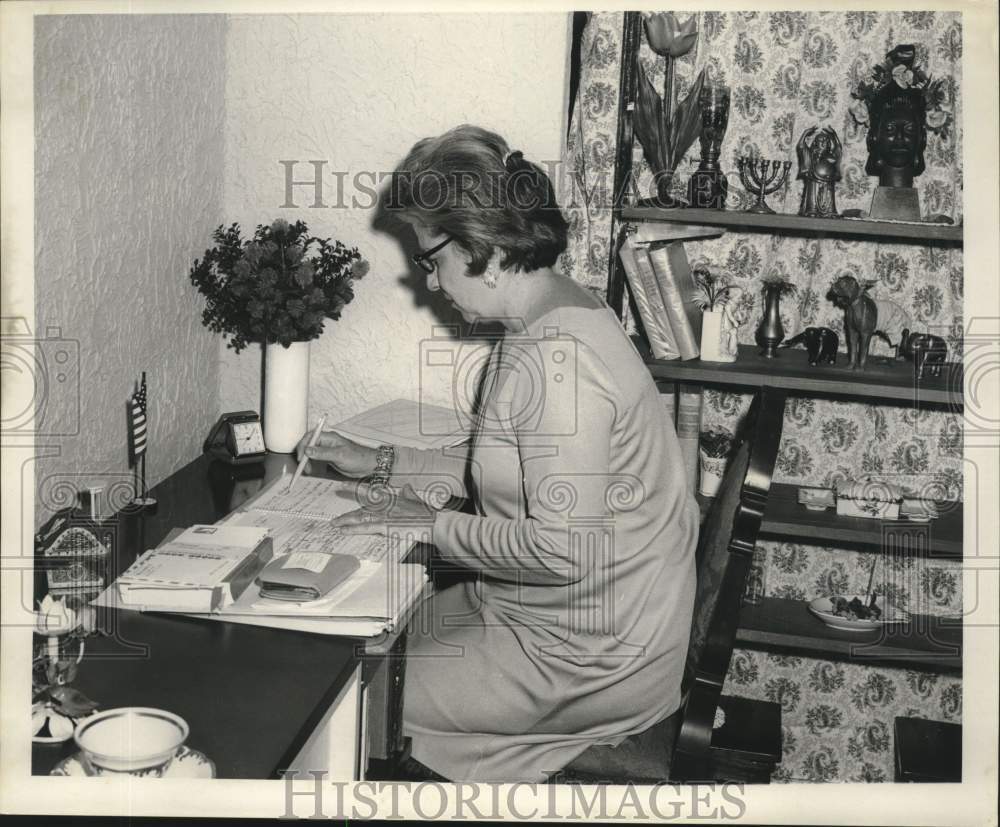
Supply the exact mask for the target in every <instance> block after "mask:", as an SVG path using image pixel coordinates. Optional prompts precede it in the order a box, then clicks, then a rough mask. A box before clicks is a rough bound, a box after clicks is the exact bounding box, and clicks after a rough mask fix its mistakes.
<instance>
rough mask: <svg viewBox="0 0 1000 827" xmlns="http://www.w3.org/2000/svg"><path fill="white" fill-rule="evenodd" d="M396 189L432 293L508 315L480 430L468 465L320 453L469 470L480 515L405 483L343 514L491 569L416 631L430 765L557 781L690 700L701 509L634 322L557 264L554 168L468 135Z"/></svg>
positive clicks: (440, 147)
mask: <svg viewBox="0 0 1000 827" xmlns="http://www.w3.org/2000/svg"><path fill="white" fill-rule="evenodd" d="M393 200H394V202H395V203H393V204H390V209H395V210H398V211H399V214H400V215H401V216H402V217H403V218H404V220H406V222H407V223H409V224H410V225H411V226H412V228H413V231H414V233H415V234H416V238H417V243H418V244H419V246H420V252H418V253H417V254H416V255H414V256H413V260H414V261H415V262H416V263H417V264H418V265H419V266H420V267H421V268H422V269H423V270H424V271H425V273H426V274H427V288H428V289H429V290H433V291H438V290H439V291H441V292H443V293H444V294H445V295H446V296H447V297H448V299H449V300H450V301H451V302H452V304H454V306H455V307H456V308H457V309H458V310H459V311H460V312H461V314H462V316H463V317H464V318H465V319H466V321H468V322H478V321H486V320H498V321H500V322H501V323H502V324H503V327H504V334H503V337H502V338H501V339H500V340H499V341H498V342H497V344H496V345H495V346H494V348H493V352H492V355H491V358H490V361H489V364H488V366H487V367H486V369H485V371H484V375H483V380H482V381H483V383H482V386H481V389H480V394H479V405H478V425H477V427H476V429H475V431H474V433H473V436H472V439H471V441H470V443H469V445H467V446H465V447H464V448H463V449H462V451H463V452H462V454H461V455H458V454H455V453H454V452H453V451H452V452H449V451H448V450H447V449H446V450H445V451H420V450H415V449H411V448H402V447H396V448H391V447H389V446H383V447H382V448H380V449H377V450H376V449H371V448H365V447H362V446H360V445H357V444H356V443H353V442H351V441H350V440H348V439H346V438H344V437H341V436H339V435H337V434H336V433H334V432H324V433H323V434H322V435H321V437H320V440H319V442H318V443H317V445H316V447H314V448H310V449H308V450H306V453H307V454H308V455H309V456H310V457H311V458H314V459H318V460H326V461H328V462H330V463H332V464H333V465H334V466H335V467H336V468H338V469H339V470H340V471H341V472H343V473H345V474H347V475H349V476H354V477H367V476H371V475H375V478H376V479H379V478H381V479H383V480H384V479H385V478H386V477H388V478H389V481H390V483H391V484H392V485H393V486H401V485H403V483H405V482H406V481H407V479H408V477H409V479H418V480H423V481H424V482H425V483H426V481H427V480H428V479H429V478H432V477H434V476H436V475H440V476H441V477H444V478H447V479H448V480H450V481H452V484H455V485H460V484H461V483H458V482H457V481H461V480H466V479H468V480H469V485H468V489H467V490H465V492H464V493H465V494H466V495H467V496H468V497H470V498H471V500H472V502H473V504H474V506H475V513H474V514H469V513H463V512H459V511H454V510H441V511H436V512H435V511H433V510H431V509H429V508H428V507H427V506H425V505H424V503H423V502H422V501H421V500H420V499H419V498H417V497H416V496H415V495H414V494H413V492H412V489H410V488H404V490H403V493H402V494H401V495H400V496H399V497H398V498H397V499H396V500H395V502H394V505H393V506H392V508H391V510H390V511H389V512H388V513H387V515H386V512H375V511H365V510H363V509H361V510H358V511H356V512H353V513H352V514H348V515H344V516H343V517H341V518H339V520H340V522H341V523H342V524H343V525H345V526H346V527H348V530H350V531H353V532H382V531H385V530H387V524H389V523H392V524H395V525H397V526H398V524H399V523H400V522H402V523H406V522H411V523H421V522H423V524H424V525H425V526H426V527H427V528H428V529H429V530H430V532H431V536H432V540H433V543H434V545H435V546H436V547H437V549H438V551H439V552H440V554H441V555H442V556H443V557H444V558H447V559H449V560H453V561H456V562H458V563H460V564H462V565H464V566H467V567H468V568H470V569H473V570H476V571H478V572H479V573H480V576H479V577H477V578H476V579H475V580H474V581H470V582H463V583H458V584H456V585H452V586H450V587H448V588H445V589H443V590H442V591H440V592H438V593H437V594H435V595H434V596H433V597H431V598H429V599H428V600H427V601H426V602H425V603H424V604H423V606H422V607H421V610H420V611H424V612H426V613H427V614H426V615H425V616H424V618H421V617H420V616H419V612H418V616H417V617H416V618H415V622H414V623H413V624H412V626H411V629H415V630H416V631H411V636H410V638H409V641H408V651H407V667H406V669H407V672H406V681H405V692H404V713H403V720H404V734H405V735H408V736H410V737H411V738H412V739H413V740H412V743H413V750H412V755H413V758H414V759H416V760H417V761H418V762H420V763H422V764H423V765H424V766H426V767H429V768H430V769H431V770H433V771H434V772H435V773H437V774H439V775H441V776H444V777H445V778H447V779H451V780H456V781H541V780H544V779H545V778H546V777H547V776H548V775H550V774H551V773H554V772H556V771H558V770H560V769H561V768H562V767H564V766H565V765H566V764H568V763H569V762H570V761H571V760H572V759H573V758H575V757H576V756H577V755H578V754H580V753H581V752H583V751H584V750H585V749H586V748H587V747H589V746H590V745H592V744H616V743H619V742H621V741H622V740H624V738H625V737H626V736H628V735H630V734H634V733H638V732H641V731H643V730H645V729H647V728H648V727H650V726H652V725H653V724H655V723H657V722H658V721H660V720H662V719H663V718H665V717H667V716H668V715H670V714H671V713H673V712H674V711H675V710H677V709H678V707H679V706H680V702H681V697H680V684H681V676H682V673H683V669H684V660H685V656H686V652H687V645H688V636H689V633H690V624H691V615H692V609H693V600H694V590H695V568H694V550H695V544H696V541H697V534H698V508H697V505H696V503H695V500H694V497H693V496H692V495H691V494H690V493H689V488H688V486H687V485H686V481H685V473H684V470H683V465H682V461H681V454H680V448H679V445H678V442H677V438H676V435H675V433H674V430H673V428H672V427H671V425H670V422H669V420H668V419H667V418H666V417H665V415H664V412H663V408H662V404H661V402H660V399H659V396H658V393H657V390H656V387H655V385H654V383H653V381H652V378H651V377H650V374H649V372H648V370H647V369H646V367H645V366H644V365H643V363H642V361H641V359H640V358H639V356H638V354H637V353H636V351H635V349H634V348H633V346H632V344H631V342H630V341H629V339H628V337H627V336H626V334H625V332H624V331H623V329H622V327H621V325H620V323H619V322H618V319H617V318H616V317H615V315H614V313H613V312H612V311H611V310H610V308H608V307H607V305H605V304H604V303H603V302H602V301H601V300H599V299H598V298H596V297H595V296H594V295H593V294H592V293H591V292H590V291H588V290H587V289H586V288H584V287H583V286H581V285H580V284H578V283H576V282H574V281H572V280H571V279H569V278H567V277H565V276H563V275H560V274H559V273H557V272H555V271H554V269H553V265H554V264H555V262H556V259H557V257H558V256H559V254H560V253H561V252H562V251H563V250H564V249H565V247H566V230H567V225H566V221H565V219H564V218H563V216H562V214H561V212H560V211H559V208H558V206H557V205H556V201H555V197H554V192H553V188H552V184H551V182H550V180H549V178H548V177H547V176H546V175H545V173H544V172H542V170H541V169H540V168H539V167H538V166H536V165H534V164H532V163H530V162H529V161H527V160H525V159H524V158H523V156H522V154H521V153H520V152H511V151H510V149H509V147H508V146H507V144H506V143H505V142H504V140H503V139H502V138H501V137H500V136H498V135H496V134H494V133H491V132H487V131H485V130H483V129H479V128H476V127H472V126H461V127H457V128H455V129H453V130H451V131H450V132H447V133H445V134H443V135H441V136H439V137H436V138H428V139H425V140H422V141H420V142H418V143H417V144H416V145H415V146H414V147H413V149H412V150H411V151H410V153H409V155H408V156H407V157H406V159H405V160H404V161H403V163H402V165H401V166H400V168H399V169H398V170H397V171H396V173H395V175H394V195H393ZM304 446H305V440H303V443H301V444H300V449H299V450H300V452H301V451H302V450H305V448H304Z"/></svg>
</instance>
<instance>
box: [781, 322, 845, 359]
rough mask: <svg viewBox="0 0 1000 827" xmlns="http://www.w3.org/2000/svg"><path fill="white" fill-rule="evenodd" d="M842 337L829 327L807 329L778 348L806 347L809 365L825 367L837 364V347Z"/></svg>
mask: <svg viewBox="0 0 1000 827" xmlns="http://www.w3.org/2000/svg"><path fill="white" fill-rule="evenodd" d="M839 344H840V337H839V336H838V335H837V333H836V331H833V330H831V329H830V328H828V327H807V328H806V329H805V330H803V331H802V332H801V333H799V334H798V335H796V336H793V337H792V338H791V339H789V340H788V341H787V342H782V343H781V344H780V345H778V347H795V346H796V345H805V347H806V353H807V354H808V356H809V364H810V365H812V366H813V367H815V366H816V365H817V364H819V363H820V362H822V363H823V364H824V365H835V364H837V347H838V345H839Z"/></svg>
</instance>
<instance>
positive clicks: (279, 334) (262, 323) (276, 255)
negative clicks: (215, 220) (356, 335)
mask: <svg viewBox="0 0 1000 827" xmlns="http://www.w3.org/2000/svg"><path fill="white" fill-rule="evenodd" d="M308 233H309V228H308V227H307V226H306V224H305V222H303V221H296V222H295V223H294V224H289V223H288V222H287V221H284V220H282V219H278V220H277V221H274V222H272V223H271V225H270V226H265V225H263V224H261V225H258V227H257V230H256V231H255V232H254V235H253V238H252V239H248V240H246V241H244V240H243V238H242V237H241V236H240V227H239V224H233V225H231V226H230V227H228V228H227V227H222V226H220V227H219V228H218V229H216V231H215V232H214V233H213V234H212V238H213V239H214V240H215V244H216V246H215V247H213V248H212V249H210V250H206V251H205V257H204V258H203V259H201V260H198V259H196V260H195V262H194V266H193V267H192V268H191V282H192V284H194V286H195V287H197V288H198V291H199V292H200V293H201V294H202V295H203V296H205V298H206V299H207V305H206V307H205V310H204V312H203V313H202V321H203V322H204V324H205V326H206V327H207V328H208V329H209V330H212V331H214V332H216V333H222V334H223V335H224V336H227V337H229V341H228V342H227V347H231V348H233V349H234V350H235V351H236V352H237V353H239V352H240V351H241V350H242V349H243V348H245V347H246V346H247V345H248V344H250V343H251V342H261V343H264V344H274V343H278V342H280V343H281V344H282V345H284V346H285V347H288V346H289V345H290V344H292V342H303V341H309V340H310V339H318V338H319V337H320V335H321V334H322V333H323V325H324V322H325V320H326V319H333V320H337V319H339V318H340V314H341V312H342V311H343V309H344V307H345V306H346V305H347V304H349V303H350V302H351V301H352V300H353V299H354V289H353V284H354V281H355V279H360V278H361V277H362V276H364V275H365V274H366V273H367V272H368V262H367V261H365V259H363V258H362V257H361V254H360V253H359V252H358V251H357V249H356V248H354V247H346V246H344V245H343V244H341V243H340V242H339V241H331V240H330V239H328V238H315V237H313V236H310V235H309V234H308Z"/></svg>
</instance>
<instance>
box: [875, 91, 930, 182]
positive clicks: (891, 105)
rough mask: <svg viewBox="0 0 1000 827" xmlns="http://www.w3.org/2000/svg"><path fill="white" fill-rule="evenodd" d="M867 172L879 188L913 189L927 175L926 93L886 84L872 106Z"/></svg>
mask: <svg viewBox="0 0 1000 827" xmlns="http://www.w3.org/2000/svg"><path fill="white" fill-rule="evenodd" d="M868 111H869V116H870V123H869V127H868V162H867V164H865V172H867V173H868V174H869V175H877V176H878V183H879V186H882V187H912V186H913V179H914V178H915V177H916V176H918V175H920V174H921V173H922V172H923V171H924V148H925V147H926V146H927V124H926V111H925V103H924V96H923V93H922V92H921V91H919V90H916V89H902V88H900V87H899V86H897V85H896V83H895V82H890V83H887V84H886V85H885V86H884V87H883V88H882V89H881V90H880V91H879V92H878V93H877V94H876V95H875V97H874V99H873V100H872V101H871V102H870V104H869V107H868Z"/></svg>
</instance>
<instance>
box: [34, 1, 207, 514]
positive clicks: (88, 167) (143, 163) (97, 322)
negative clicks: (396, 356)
mask: <svg viewBox="0 0 1000 827" xmlns="http://www.w3.org/2000/svg"><path fill="white" fill-rule="evenodd" d="M225 27H226V21H225V18H224V17H222V16H208V15H166V16H163V15H157V16H146V15H135V16H129V15H106V16H105V15H102V16H90V15H78V16H51V17H38V18H36V23H35V309H36V327H37V330H38V331H42V332H44V331H45V330H46V328H47V327H58V328H59V329H60V331H61V335H62V336H63V337H64V338H66V339H70V340H75V341H76V342H78V343H79V385H78V386H79V399H78V400H77V396H76V393H75V391H74V390H73V389H74V388H75V387H76V384H75V383H74V382H72V381H71V382H68V383H64V384H62V385H58V384H55V383H53V384H52V385H51V386H50V388H49V390H50V391H51V393H50V395H49V397H48V398H47V399H46V400H44V405H45V406H46V410H45V416H46V419H47V420H48V421H50V422H53V423H67V422H68V423H73V422H74V421H78V423H79V428H78V433H76V434H75V435H72V436H65V437H59V438H44V439H41V440H39V441H40V442H41V443H43V444H45V445H54V446H58V450H59V453H58V455H56V456H48V457H46V458H44V459H41V460H39V465H38V468H37V476H36V482H37V484H38V491H39V496H38V501H37V508H36V521H37V522H39V523H40V522H41V521H43V520H44V519H46V518H47V516H49V514H50V513H51V511H52V510H53V509H54V508H57V507H61V506H64V505H66V504H68V502H67V500H65V499H63V497H64V496H65V494H66V492H67V490H68V489H67V488H66V487H65V486H64V485H57V484H56V483H58V482H60V481H66V482H69V483H71V484H72V485H74V486H85V485H86V484H89V483H95V484H103V485H105V487H106V488H107V489H109V490H110V488H111V486H113V485H114V484H115V482H116V481H121V480H123V479H124V480H128V479H130V476H131V475H130V472H129V471H128V470H127V421H126V400H127V398H128V395H129V394H130V393H131V391H132V383H133V381H134V380H135V379H136V378H137V377H138V376H139V374H140V372H141V371H143V370H145V371H146V372H147V377H148V383H149V388H150V401H149V413H150V424H151V434H150V443H151V448H150V453H149V456H148V460H147V464H148V469H147V471H148V477H147V479H148V482H149V484H150V485H152V484H155V483H156V482H157V481H158V480H160V479H161V478H163V477H165V476H167V475H168V474H170V473H171V472H173V471H174V470H175V469H176V468H178V467H180V466H182V465H184V464H185V463H187V462H188V461H190V460H191V459H194V458H195V457H196V456H197V455H198V454H199V452H200V450H201V440H202V439H203V438H204V433H205V431H206V430H207V428H208V426H209V425H210V423H211V420H212V419H213V417H214V416H215V412H216V410H217V408H218V384H219V380H218V341H217V339H215V338H214V337H212V336H211V335H209V334H208V333H207V332H206V331H205V330H204V329H203V328H202V325H201V320H200V316H201V302H200V301H199V299H198V297H197V295H196V293H195V291H194V288H193V287H192V286H191V285H190V282H189V280H188V275H187V274H188V269H189V267H190V265H191V258H192V257H193V253H195V252H200V251H201V250H203V249H204V246H205V245H204V243H203V236H204V233H205V228H206V227H212V226H215V225H216V224H218V223H220V222H221V209H220V205H221V197H222V170H223V154H222V153H223V120H224V111H225V109H224V99H223V93H224V82H223V81H224V56H225V54H224V47H225ZM77 404H79V415H78V416H77V412H76V410H75V409H76V406H77ZM121 493H122V491H121V488H120V487H119V488H118V490H117V493H116V495H115V496H118V497H120V495H121ZM116 504H118V505H121V503H120V502H117V503H116Z"/></svg>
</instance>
